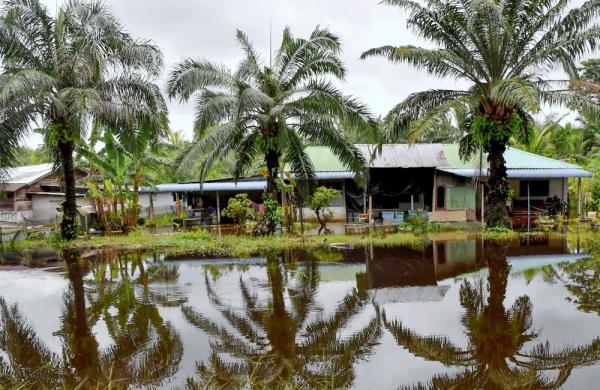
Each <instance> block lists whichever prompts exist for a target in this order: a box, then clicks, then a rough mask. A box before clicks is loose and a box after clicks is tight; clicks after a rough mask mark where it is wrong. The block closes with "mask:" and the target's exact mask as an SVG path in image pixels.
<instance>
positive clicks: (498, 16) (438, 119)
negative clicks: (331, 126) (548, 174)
mask: <svg viewBox="0 0 600 390" xmlns="http://www.w3.org/2000/svg"><path fill="white" fill-rule="evenodd" d="M383 3H385V4H389V5H395V6H398V7H399V8H401V9H402V10H405V11H408V12H409V13H410V14H409V16H408V19H407V25H408V27H410V28H411V29H413V30H414V31H415V32H416V33H417V34H418V35H419V36H420V37H421V38H424V39H425V40H427V41H429V42H431V43H432V44H433V45H435V46H436V47H434V48H423V47H415V46H411V45H409V46H400V47H395V46H382V47H378V48H374V49H370V50H368V51H366V52H364V53H363V54H362V58H363V59H364V58H368V57H372V56H383V57H386V58H388V59H389V60H390V61H392V62H397V63H407V64H410V65H413V66H415V67H417V68H419V69H422V70H424V71H426V72H427V73H429V74H431V75H434V76H438V77H453V78H455V79H457V80H461V81H464V82H466V83H468V84H469V85H468V86H467V88H465V89H463V90H451V89H434V90H428V91H423V92H417V93H413V94H411V95H409V96H408V97H407V98H406V99H405V100H404V101H403V102H401V103H400V104H398V105H397V106H396V107H394V108H393V109H392V110H391V111H390V113H389V114H388V116H387V118H386V122H387V124H388V130H389V132H388V136H389V137H391V138H392V139H393V138H394V137H395V136H397V135H398V134H399V133H402V132H406V131H408V132H409V133H410V134H411V136H412V138H413V139H418V138H419V137H420V135H421V134H423V133H425V132H432V131H433V132H435V131H436V129H437V128H438V126H440V124H442V123H444V121H446V120H447V119H448V118H449V117H452V116H463V117H465V118H466V120H465V121H464V125H463V129H462V130H463V134H464V135H463V138H462V140H461V154H462V156H463V157H464V158H466V157H468V156H470V155H472V154H474V152H475V151H476V150H477V149H483V151H485V152H487V160H488V162H489V171H490V172H489V181H488V197H487V203H488V208H489V212H487V213H486V215H487V216H488V224H490V225H492V226H496V225H508V223H509V221H508V217H507V210H506V199H507V197H508V195H509V188H508V182H507V176H506V163H505V160H504V151H505V150H506V145H507V143H508V141H509V140H510V138H511V137H512V136H515V137H517V138H518V139H520V140H522V141H526V140H527V138H528V136H529V133H530V130H531V122H532V119H531V114H533V113H536V112H538V111H539V109H540V105H541V104H543V103H548V104H560V105H568V106H569V107H570V108H574V109H577V110H580V111H581V112H590V113H594V114H598V112H599V110H598V108H597V107H596V106H595V105H594V102H593V101H591V100H589V99H586V98H585V96H582V95H580V94H578V93H576V92H574V91H573V90H572V89H571V88H569V87H570V82H569V80H563V81H560V80H559V81H557V80H555V79H554V78H552V79H550V78H549V77H548V76H547V75H548V70H549V69H553V68H557V67H561V68H562V69H564V70H565V72H566V73H567V75H568V76H569V77H570V78H575V77H576V76H577V67H576V61H577V59H578V58H580V57H581V56H582V55H584V54H585V53H587V52H588V51H590V50H593V49H595V48H596V47H597V46H598V44H599V43H600V27H598V26H597V25H596V18H595V17H596V16H597V15H598V14H599V13H600V6H599V4H598V2H597V1H596V0H588V1H586V2H584V3H583V4H582V5H581V6H579V7H573V4H571V3H572V2H571V1H568V0H567V1H565V0H547V1H538V0H507V1H498V0H490V1H470V0H425V1H423V2H417V1H409V0H384V1H383Z"/></svg>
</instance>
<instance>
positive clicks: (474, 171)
mask: <svg viewBox="0 0 600 390" xmlns="http://www.w3.org/2000/svg"><path fill="white" fill-rule="evenodd" d="M438 170H439V171H443V172H448V173H451V174H453V175H456V176H462V177H479V176H483V177H487V176H488V174H489V172H488V171H489V170H488V169H487V168H484V169H482V170H480V169H478V168H438ZM506 174H507V176H508V178H509V179H562V178H569V177H592V174H591V172H588V171H585V170H583V169H581V168H538V169H510V168H509V169H507V170H506Z"/></svg>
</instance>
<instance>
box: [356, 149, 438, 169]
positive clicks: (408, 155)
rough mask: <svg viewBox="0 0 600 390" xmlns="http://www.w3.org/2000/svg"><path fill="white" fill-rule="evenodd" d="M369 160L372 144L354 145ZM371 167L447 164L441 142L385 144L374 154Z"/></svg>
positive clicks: (430, 166)
mask: <svg viewBox="0 0 600 390" xmlns="http://www.w3.org/2000/svg"><path fill="white" fill-rule="evenodd" d="M356 146H357V147H358V149H359V150H360V151H361V153H362V154H363V156H364V157H365V160H367V161H369V160H370V158H371V153H373V150H374V145H367V144H359V145H356ZM370 166H371V167H372V168H435V167H440V166H442V167H445V166H448V160H447V158H446V155H445V153H444V149H443V148H442V144H386V145H383V146H382V150H381V152H380V153H377V154H375V160H374V161H373V162H372V163H371V165H370Z"/></svg>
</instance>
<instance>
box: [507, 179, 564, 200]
mask: <svg viewBox="0 0 600 390" xmlns="http://www.w3.org/2000/svg"><path fill="white" fill-rule="evenodd" d="M524 181H527V180H524ZM548 181H549V182H550V183H549V184H550V191H549V194H548V196H549V197H553V196H554V195H558V197H559V198H560V199H561V200H563V201H566V196H567V190H568V179H549V180H548ZM520 182H521V180H518V179H510V180H508V186H509V187H510V189H511V190H513V193H514V195H515V197H514V199H516V200H525V201H526V200H527V195H526V194H524V195H521V194H519V183H520ZM565 182H567V184H566V183H565ZM548 196H532V197H531V199H532V200H546V198H547V197H548Z"/></svg>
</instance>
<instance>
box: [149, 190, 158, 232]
mask: <svg viewBox="0 0 600 390" xmlns="http://www.w3.org/2000/svg"><path fill="white" fill-rule="evenodd" d="M148 195H149V200H150V221H152V224H153V225H154V224H156V213H155V212H154V192H150V193H149V194H148Z"/></svg>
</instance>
